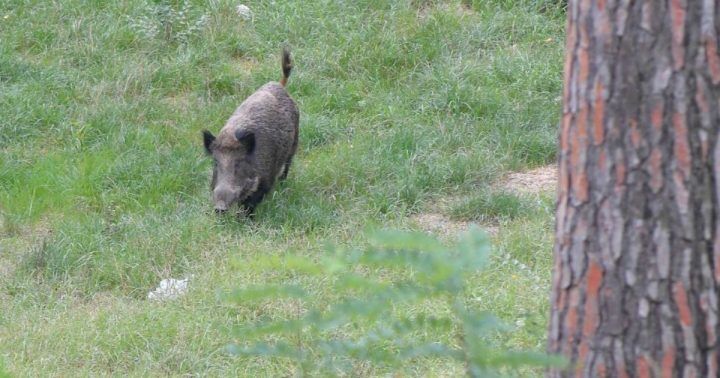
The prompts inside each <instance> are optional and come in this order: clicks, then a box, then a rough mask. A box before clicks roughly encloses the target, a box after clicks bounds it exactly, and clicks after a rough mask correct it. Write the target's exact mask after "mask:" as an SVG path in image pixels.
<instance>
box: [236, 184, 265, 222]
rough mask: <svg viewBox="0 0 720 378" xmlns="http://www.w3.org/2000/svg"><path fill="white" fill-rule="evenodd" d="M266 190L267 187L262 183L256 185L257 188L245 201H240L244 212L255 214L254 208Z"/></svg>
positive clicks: (249, 214) (250, 214)
mask: <svg viewBox="0 0 720 378" xmlns="http://www.w3.org/2000/svg"><path fill="white" fill-rule="evenodd" d="M267 192H268V187H267V186H265V185H263V184H262V183H261V184H260V186H258V188H257V190H256V191H255V192H254V193H253V194H251V195H250V197H248V198H247V199H246V200H245V201H243V202H242V207H243V208H244V209H245V214H247V215H248V216H252V215H253V214H255V208H256V207H257V205H258V204H259V203H260V202H261V201H262V200H263V198H264V197H265V195H266V194H267Z"/></svg>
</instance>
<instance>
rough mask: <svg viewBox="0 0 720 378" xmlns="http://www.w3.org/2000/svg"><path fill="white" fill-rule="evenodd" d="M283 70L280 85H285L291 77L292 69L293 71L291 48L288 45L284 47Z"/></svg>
mask: <svg viewBox="0 0 720 378" xmlns="http://www.w3.org/2000/svg"><path fill="white" fill-rule="evenodd" d="M282 71H283V77H282V79H280V85H282V86H283V87H284V86H285V84H287V81H288V78H289V77H290V71H292V59H291V58H290V50H288V48H287V47H285V48H283V52H282Z"/></svg>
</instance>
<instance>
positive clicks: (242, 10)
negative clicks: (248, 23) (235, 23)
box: [235, 4, 252, 20]
mask: <svg viewBox="0 0 720 378" xmlns="http://www.w3.org/2000/svg"><path fill="white" fill-rule="evenodd" d="M235 9H236V10H237V14H238V16H240V18H242V19H243V20H249V19H251V18H252V11H251V10H250V7H248V6H247V5H245V4H240V5H238V6H237V8H235Z"/></svg>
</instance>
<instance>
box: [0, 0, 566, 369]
mask: <svg viewBox="0 0 720 378" xmlns="http://www.w3.org/2000/svg"><path fill="white" fill-rule="evenodd" d="M246 4H247V5H248V6H249V7H250V9H251V10H252V12H253V17H252V18H251V19H243V18H241V17H239V16H238V15H237V12H236V6H237V5H238V3H236V2H233V1H228V0H214V1H210V2H200V1H187V2H185V1H174V0H173V1H157V2H156V1H146V0H129V1H123V2H104V1H94V0H70V1H63V2H47V1H35V0H10V1H5V2H0V301H2V303H3V311H0V359H2V360H4V362H5V368H6V370H8V371H9V372H10V373H12V374H13V375H21V376H24V375H38V374H52V375H75V374H81V375H98V374H103V375H104V374H130V375H140V376H145V375H183V374H200V373H207V374H210V375H256V374H258V372H263V373H264V374H268V375H280V374H292V373H294V372H296V370H295V369H296V366H294V365H293V364H291V363H282V362H277V361H276V362H268V361H264V360H258V359H242V360H238V359H233V358H232V357H230V356H228V355H227V354H225V353H223V352H222V350H223V346H224V345H225V344H226V343H227V341H228V339H227V335H228V334H229V333H228V328H230V327H232V326H234V325H236V324H238V323H240V324H242V323H244V322H250V321H253V320H254V319H256V318H257V317H258V316H261V315H263V314H270V315H271V316H273V317H276V318H282V317H283V316H285V315H288V314H293V313H294V311H296V307H295V306H294V305H290V306H285V305H279V306H277V307H262V306H255V305H252V306H250V305H249V306H242V305H241V306H228V305H227V304H224V303H222V302H220V301H218V300H217V298H216V296H215V293H216V291H217V290H218V289H231V288H234V287H238V286H240V285H245V284H248V285H250V284H258V283H278V284H284V283H292V282H294V281H298V282H300V281H301V283H302V284H303V285H305V286H307V287H312V288H314V290H315V291H316V294H317V295H318V297H319V298H321V299H322V298H325V299H328V300H329V299H330V298H332V296H333V293H332V292H331V291H330V289H329V288H328V287H326V286H325V283H324V281H323V280H322V279H321V278H317V277H310V278H308V277H299V276H295V275H293V274H292V272H289V271H284V270H282V269H279V270H278V271H276V272H253V271H247V270H244V269H239V268H238V267H236V266H234V265H233V264H231V263H230V262H231V261H235V260H236V259H238V258H243V259H246V260H248V259H249V260H252V259H253V257H254V256H278V257H282V256H295V257H299V258H304V259H309V260H313V259H316V258H317V257H318V255H319V254H320V253H322V251H324V246H325V245H326V244H328V243H331V244H336V245H343V246H347V247H348V248H350V247H355V246H362V245H364V243H365V241H364V239H365V238H364V235H365V233H364V232H365V231H369V230H375V229H383V228H413V227H414V225H413V222H412V221H411V220H410V216H411V215H413V214H415V213H419V212H423V211H426V210H427V209H429V208H433V207H434V205H435V204H437V203H440V202H442V201H447V200H451V199H453V198H457V201H456V202H457V204H455V205H453V206H454V207H451V210H450V212H451V213H453V211H455V213H454V214H455V215H454V216H455V217H458V218H462V219H475V220H483V219H485V218H483V217H482V216H480V215H477V212H483V211H486V210H487V211H490V212H492V211H496V212H498V213H497V214H491V215H489V217H491V218H493V217H494V218H493V219H500V218H502V219H503V220H504V221H503V222H504V223H503V224H504V226H503V229H502V231H501V232H500V234H499V235H498V236H497V237H496V240H495V242H496V243H497V244H498V246H499V247H498V248H496V255H497V256H496V257H493V258H492V259H491V260H492V261H493V262H492V263H491V264H490V266H489V268H488V271H487V272H486V273H483V274H481V275H480V276H478V277H476V279H475V280H474V281H473V282H474V285H476V286H473V287H472V288H471V289H470V291H471V293H470V294H468V295H469V300H477V303H479V304H480V305H481V307H482V308H483V310H487V311H490V312H494V313H497V314H498V315H500V317H501V318H504V319H505V320H507V321H510V322H511V323H512V322H515V321H516V315H517V313H518V312H521V313H524V314H527V316H529V317H530V318H531V319H532V322H528V323H526V324H532V325H531V326H528V325H526V326H523V327H519V328H518V330H517V332H515V333H512V336H507V335H505V336H497V341H498V342H499V343H500V344H502V345H503V346H504V347H507V348H515V347H518V348H520V347H522V348H525V349H527V348H528V347H529V348H530V349H539V348H540V345H541V344H542V340H543V337H544V336H543V331H542V330H544V324H543V322H544V313H545V312H547V311H546V310H547V309H546V305H545V302H544V301H542V300H540V299H537V298H540V297H541V296H543V295H545V290H546V289H547V286H548V285H547V280H548V279H549V269H550V262H549V250H550V242H549V239H548V235H549V228H550V221H549V219H550V218H549V217H550V215H549V214H548V213H547V212H545V211H542V210H537V209H535V208H534V207H533V206H540V205H538V204H537V203H534V202H532V201H529V202H528V201H526V202H528V203H527V206H530V207H529V208H528V209H526V208H523V207H522V206H525V205H522V206H521V208H520V209H519V210H512V209H513V206H514V205H508V206H504V207H503V206H501V207H499V208H497V209H493V208H492V207H488V206H485V205H482V206H478V205H477V203H473V202H469V205H467V206H465V210H462V209H463V208H462V206H464V205H463V203H466V202H467V201H472V196H470V197H468V199H466V198H465V196H466V194H467V193H491V192H492V190H491V189H490V187H491V185H492V182H493V180H495V179H497V178H498V177H499V176H500V175H501V174H502V173H504V172H506V171H508V170H515V169H521V168H524V167H532V166H538V165H544V164H548V163H551V162H552V161H553V160H554V156H555V151H556V147H555V139H556V138H555V134H556V132H555V126H556V124H557V120H558V111H557V108H558V106H557V105H558V103H559V102H558V101H559V100H558V95H559V92H560V85H561V83H560V66H561V63H560V62H561V54H562V51H561V49H562V47H561V39H562V27H563V22H562V19H563V15H562V9H561V7H558V6H546V5H543V4H545V3H543V4H540V3H539V2H531V1H482V2H468V1H462V2H461V1H447V2H445V1H415V0H408V1H368V2H351V1H288V2H261V1H258V2H248V3H246ZM548 4H550V3H548ZM163 7H165V8H163ZM167 7H169V8H167ZM159 9H165V13H163V12H162V11H159ZM167 9H172V12H175V13H172V12H170V13H169V11H167ZM182 9H186V11H185V13H183V15H182V16H181V15H180V14H179V11H180V10H182ZM152 25H165V26H167V25H170V26H171V27H170V28H166V27H163V29H162V33H160V32H158V33H153V32H152V30H151V29H152ZM285 44H287V45H289V46H291V48H292V52H293V56H294V59H295V69H294V71H293V76H292V77H291V78H290V82H289V86H288V89H289V91H290V93H291V94H292V96H293V97H294V98H295V99H296V101H297V103H298V105H299V108H300V111H301V125H300V128H301V132H300V150H299V151H298V155H297V157H296V159H295V163H294V165H293V166H292V167H291V169H290V176H289V178H288V180H287V181H286V182H284V183H282V184H281V185H280V186H279V187H277V188H276V190H275V191H274V192H273V193H272V194H271V195H270V196H269V197H268V199H267V200H266V201H265V202H264V203H263V204H261V206H260V207H259V208H258V213H257V216H256V219H255V220H254V221H246V220H237V219H234V218H231V217H227V218H217V217H215V216H214V214H211V211H210V210H211V205H210V203H209V191H208V181H209V171H210V162H209V161H208V160H207V158H206V157H205V156H204V155H203V151H202V148H201V138H200V130H202V129H205V128H207V129H210V130H213V131H217V130H218V129H220V127H222V125H223V123H224V121H225V120H226V119H227V117H228V116H229V115H230V114H231V113H232V111H233V110H234V108H235V107H236V106H237V105H238V104H239V103H240V102H241V101H242V100H243V99H244V98H245V97H246V96H248V95H249V94H250V93H252V92H253V91H254V90H255V89H257V88H258V87H259V86H260V85H262V84H264V83H265V82H267V81H269V80H277V79H279V76H280V67H279V51H280V48H281V47H282V46H283V45H285ZM491 202H492V197H491ZM511 202H512V200H511ZM522 203H523V204H525V202H522ZM540 207H541V208H542V206H540ZM452 209H455V210H452ZM458 209H459V210H458ZM533 209H535V210H533ZM466 210H467V211H471V212H472V214H469V213H467V212H466ZM506 211H510V212H513V213H512V215H511V216H508V217H504V216H503V215H502V214H503V212H506ZM451 215H452V214H451ZM523 228H524V229H528V230H533V231H532V233H530V234H529V235H531V236H527V235H528V234H525V233H524V232H523V230H522V229H523ZM528 254H529V255H528ZM508 256H510V257H508ZM531 256H534V257H531ZM508 261H518V262H521V263H522V267H520V265H513V264H512V263H508ZM523 267H524V268H523ZM521 268H522V269H521ZM525 268H527V269H526V270H523V269H525ZM191 275H192V276H193V278H192V279H191V292H190V294H189V295H188V296H187V297H184V298H182V299H181V300H179V301H176V302H172V303H168V304H162V305H157V304H151V303H148V302H147V301H145V299H144V298H145V294H146V293H147V292H148V291H149V290H151V289H152V288H153V287H154V285H156V284H157V282H158V281H159V280H160V279H162V278H167V277H184V276H191ZM513 275H522V277H520V276H518V277H519V278H518V280H515V279H512V277H513ZM487 277H494V278H492V279H489V278H487ZM526 280H530V281H532V282H534V285H535V286H534V288H533V289H532V290H530V292H529V293H531V294H534V298H533V300H528V301H525V302H524V303H523V304H518V303H517V302H516V301H515V298H514V296H516V295H521V294H523V293H522V292H521V290H520V289H521V288H522V287H523V286H524V285H525V284H526V283H527V282H525V281H526ZM525 294H527V293H525ZM367 369H368V370H366V371H367V374H369V375H372V374H373V372H374V370H373V369H372V368H369V367H368V368H367ZM404 369H406V371H407V372H408V374H423V375H425V374H430V375H432V374H440V373H442V374H446V373H451V372H454V371H462V368H461V367H460V368H458V367H457V366H455V365H452V364H450V365H448V364H441V363H438V362H436V361H433V360H426V361H424V362H423V363H421V364H419V365H413V366H405V367H404ZM457 369H460V370H457ZM528 374H532V372H529V373H528Z"/></svg>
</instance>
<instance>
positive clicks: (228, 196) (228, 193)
mask: <svg viewBox="0 0 720 378" xmlns="http://www.w3.org/2000/svg"><path fill="white" fill-rule="evenodd" d="M240 192H241V190H240V188H232V187H228V186H224V185H222V186H217V187H216V188H215V190H213V202H215V212H216V213H218V214H222V213H224V212H226V211H227V210H228V209H229V208H230V206H231V205H232V204H233V203H235V201H237V200H238V197H240Z"/></svg>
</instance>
